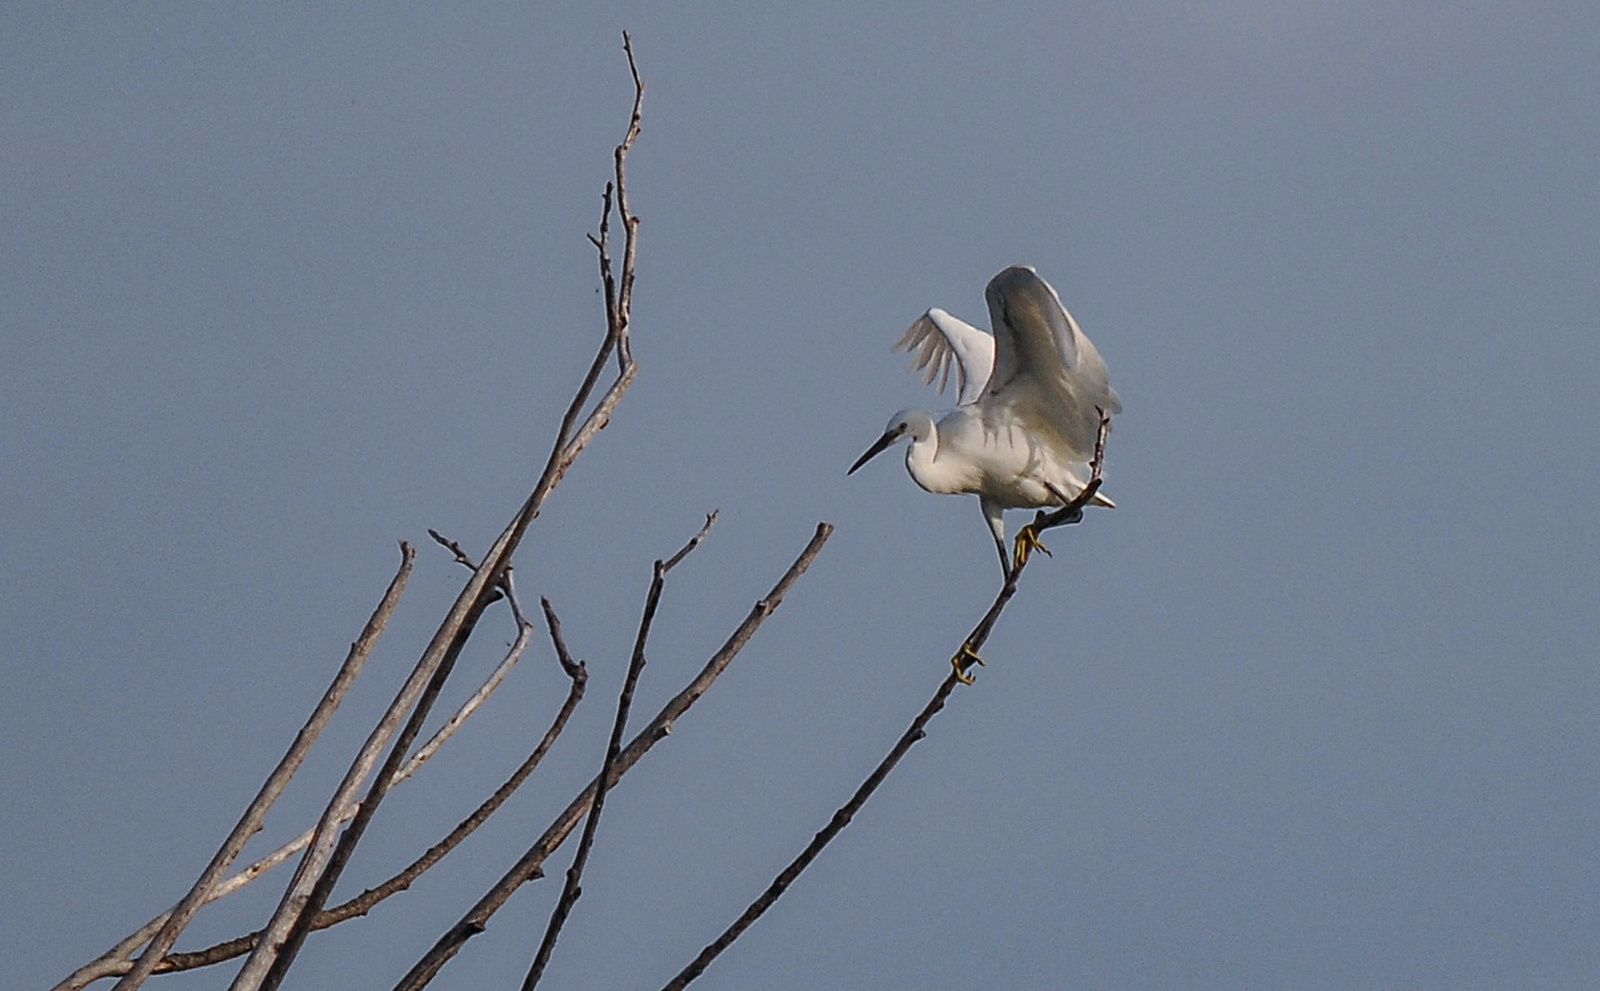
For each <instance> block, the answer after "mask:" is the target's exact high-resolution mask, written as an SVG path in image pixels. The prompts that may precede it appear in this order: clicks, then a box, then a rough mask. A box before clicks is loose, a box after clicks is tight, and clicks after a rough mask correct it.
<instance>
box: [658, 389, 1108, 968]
mask: <svg viewBox="0 0 1600 991" xmlns="http://www.w3.org/2000/svg"><path fill="white" fill-rule="evenodd" d="M1109 427H1110V417H1109V416H1108V415H1107V414H1106V413H1105V412H1104V411H1101V414H1100V432H1099V436H1098V438H1097V439H1096V441H1095V453H1094V460H1093V462H1092V463H1091V465H1090V478H1089V484H1088V485H1086V486H1085V487H1084V489H1083V492H1081V493H1079V494H1078V496H1077V497H1076V498H1074V499H1073V500H1072V502H1070V503H1068V504H1067V506H1065V507H1063V509H1061V510H1058V511H1056V513H1055V514H1052V515H1053V517H1056V520H1055V522H1054V523H1050V522H1049V518H1046V520H1045V522H1046V523H1047V525H1051V526H1059V525H1062V524H1064V523H1074V522H1077V519H1082V512H1081V510H1082V508H1083V507H1084V506H1086V505H1088V503H1089V500H1090V499H1093V498H1094V494H1095V492H1097V491H1099V489H1100V482H1101V468H1102V466H1103V464H1104V460H1105V443H1106V432H1107V430H1108V429H1109ZM1073 510H1077V511H1078V515H1077V519H1072V518H1070V517H1071V516H1072V511H1073ZM1043 515H1044V514H1041V516H1043ZM1026 566H1027V561H1026V560H1022V561H1018V562H1017V563H1016V564H1015V565H1014V566H1013V567H1012V568H1011V570H1010V571H1009V572H1008V573H1007V574H1006V580H1005V583H1004V584H1003V585H1002V586H1001V588H1000V591H999V593H998V594H997V595H996V596H995V599H994V602H993V604H991V605H990V606H989V610H988V611H987V612H986V613H984V615H983V618H982V619H980V620H979V621H978V625H976V626H974V627H973V628H972V632H971V633H970V634H968V635H967V638H966V640H965V641H964V642H963V648H964V650H965V651H970V653H971V655H972V656H974V657H976V655H977V652H978V650H979V648H981V647H982V646H983V645H984V643H985V642H986V641H987V640H988V639H989V634H990V632H991V631H993V630H994V626H995V623H996V622H997V621H998V620H999V618H1000V613H1001V612H1002V611H1004V609H1005V607H1006V603H1008V602H1010V601H1011V597H1012V596H1014V595H1015V594H1016V592H1017V580H1018V579H1019V578H1021V577H1022V571H1023V568H1024V567H1026ZM960 656H962V655H960V654H958V655H957V657H960ZM958 672H959V669H953V670H952V671H951V672H950V673H949V674H948V675H946V676H945V678H944V680H943V681H942V682H940V683H939V687H938V689H937V690H935V691H934V693H933V698H931V699H929V700H928V704H927V705H925V706H923V708H922V711H921V712H919V713H917V715H916V718H914V719H912V720H911V725H910V726H909V727H907V729H906V731H905V732H904V733H903V734H901V736H900V739H899V740H897V741H895V745H894V746H893V747H892V748H891V749H890V750H889V753H888V755H887V756H885V757H884V758H883V760H881V761H879V762H878V766H877V767H874V768H873V769H872V773H871V774H869V775H867V778H866V780H865V781H863V782H862V783H861V786H860V787H858V788H857V789H856V790H855V794H853V795H851V796H850V800H849V801H848V802H846V803H845V804H844V805H842V806H840V807H839V809H838V811H836V812H834V814H833V817H832V818H831V819H829V820H828V824H827V825H826V826H824V827H823V828H822V829H821V830H820V831H818V832H817V834H816V835H815V836H813V837H812V838H811V842H810V843H808V844H806V847H805V849H804V850H802V851H800V855H799V856H797V857H795V858H794V860H792V861H790V862H789V865H788V866H787V867H785V868H784V869H783V870H781V871H779V872H778V876H777V877H776V878H774V879H773V881H772V883H771V884H770V885H768V886H767V889H766V890H765V891H763V892H762V893H761V894H760V895H759V896H758V897H757V898H756V900H755V901H753V902H751V903H750V905H749V907H748V908H746V909H745V910H744V912H743V913H741V914H740V915H739V917H738V918H737V919H735V920H734V921H733V923H732V924H731V925H730V926H728V928H727V929H725V930H723V932H722V934H721V935H720V936H718V937H717V938H716V939H714V940H712V941H711V942H710V943H709V944H707V945H706V947H705V948H704V949H703V950H701V951H700V954H699V955H698V956H696V957H695V958H694V960H692V961H691V962H690V963H689V965H688V966H687V967H685V968H684V969H683V970H682V971H680V972H679V973H678V975H677V976H676V977H674V978H673V979H672V980H670V981H668V982H667V983H666V984H665V985H663V986H662V991H683V989H684V988H685V987H687V986H688V985H689V983H690V982H691V981H693V980H694V979H695V978H697V977H699V976H700V975H701V974H702V973H704V972H705V969H706V968H707V967H709V966H710V965H711V962H712V961H713V960H715V959H716V958H717V957H718V956H719V955H720V954H721V953H722V951H723V950H726V949H727V948H728V947H729V946H731V945H732V944H733V941H734V940H736V939H738V938H739V937H740V936H741V935H743V933H744V931H745V930H746V929H749V928H750V926H751V924H752V923H754V922H755V921H756V920H757V919H759V918H761V916H762V914H763V913H765V912H766V910H767V909H769V908H771V907H772V904H773V903H774V902H776V901H777V900H778V898H779V897H780V896H782V894H783V893H784V891H786V890H787V889H788V887H789V885H790V884H792V883H794V880H795V878H797V877H799V876H800V873H801V872H802V871H804V870H805V869H806V868H807V867H808V866H810V864H811V862H812V861H813V860H815V859H816V858H817V855H818V854H820V853H821V852H822V849H823V847H825V846H827V845H828V843H829V842H831V841H832V840H833V838H834V837H835V836H837V835H839V833H840V832H841V831H842V830H843V829H844V827H846V826H848V825H849V824H850V820H851V819H853V818H855V814H856V813H857V812H859V811H860V810H861V807H862V806H864V805H865V804H866V803H867V799H869V798H871V797H872V793H873V792H875V791H877V790H878V786H879V785H881V784H883V781H884V779H885V778H887V777H888V776H889V772H890V771H892V770H894V768H895V765H896V764H899V763H900V759H901V758H902V757H904V756H905V755H906V753H907V752H908V751H910V749H911V747H912V746H913V745H914V744H915V743H916V742H917V741H918V740H921V739H922V738H923V737H925V736H927V726H928V723H929V722H930V721H931V720H932V719H933V717H934V716H936V715H938V714H939V711H940V710H941V709H943V708H944V706H945V702H946V701H948V700H949V698H950V693H951V692H952V691H954V690H955V687H956V686H957V685H959V684H962V679H961V677H960V674H959V673H958Z"/></svg>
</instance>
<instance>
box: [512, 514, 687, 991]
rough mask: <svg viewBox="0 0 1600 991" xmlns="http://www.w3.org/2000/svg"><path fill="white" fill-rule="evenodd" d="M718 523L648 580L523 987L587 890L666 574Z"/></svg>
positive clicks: (534, 979)
mask: <svg viewBox="0 0 1600 991" xmlns="http://www.w3.org/2000/svg"><path fill="white" fill-rule="evenodd" d="M716 521H717V514H716V512H715V511H712V512H711V513H710V514H708V515H707V516H706V522H705V525H704V526H702V527H701V528H700V531H699V532H698V533H696V534H695V535H694V536H693V537H691V538H689V542H688V543H686V544H684V545H683V547H682V548H681V549H680V550H679V551H678V552H677V553H676V554H674V555H672V556H671V557H670V558H668V559H667V560H665V561H661V560H658V561H656V563H655V567H654V569H653V573H652V575H651V578H650V591H649V593H648V594H646V596H645V602H644V615H643V616H642V617H641V618H640V619H639V632H638V634H637V635H636V636H635V638H634V641H633V656H632V657H631V658H630V659H629V661H628V673H627V675H626V676H625V677H624V678H623V680H622V692H621V694H619V695H618V697H617V716H616V719H615V721H614V722H613V723H612V725H611V740H610V742H609V743H607V744H606V754H605V759H604V760H603V761H601V763H600V773H599V774H598V775H596V777H595V786H596V787H595V792H594V802H593V804H591V805H590V806H589V817H588V818H587V819H586V820H585V821H584V824H583V835H582V836H580V837H579V838H578V852H577V853H576V854H574V855H573V858H572V866H570V867H568V868H567V879H566V882H565V884H563V885H562V888H561V897H560V898H559V899H557V900H556V907H555V909H554V910H553V911H552V912H551V913H550V921H549V922H548V923H547V924H546V926H545V931H544V938H543V939H541V940H540V941H539V949H538V951H537V952H536V953H535V954H534V956H533V963H532V964H531V965H529V967H528V974H527V976H526V977H525V978H523V981H522V991H533V989H534V988H535V987H536V986H537V985H538V983H539V978H540V977H542V976H544V969H545V966H546V965H547V964H548V963H549V962H550V954H551V952H552V951H553V950H554V949H555V945H556V939H557V938H558V937H560V935H561V927H562V926H563V925H565V924H566V921H567V916H568V915H569V914H570V913H571V912H572V907H573V906H574V905H575V904H577V901H578V898H579V897H580V896H581V895H582V894H583V888H582V887H581V881H582V879H583V868H584V866H585V865H586V864H587V863H588V861H589V850H590V849H591V848H592V847H593V846H594V837H595V832H596V831H597V829H598V828H599V825H600V812H601V810H602V809H604V807H605V804H606V792H607V791H609V790H610V788H609V784H608V783H609V782H610V781H611V769H612V768H613V767H615V766H616V763H617V755H618V754H619V753H621V752H622V734H623V731H624V730H626V729H627V727H628V711H629V710H630V709H631V708H632V707H633V692H634V688H635V687H636V686H637V685H638V683H639V675H640V673H641V672H642V671H643V670H644V665H645V656H644V646H645V642H646V641H647V640H649V638H650V626H651V623H652V622H653V621H654V620H655V615H656V608H657V607H658V606H659V605H660V603H661V590H662V589H663V588H664V587H665V586H666V581H667V572H669V571H671V570H672V569H673V568H674V567H676V566H677V564H678V562H679V561H682V560H683V559H684V558H685V557H687V556H688V554H689V552H690V551H692V550H694V549H695V548H696V547H698V546H699V545H700V541H701V540H703V539H704V538H705V535H706V531H708V530H710V529H711V524H713V523H715V522H716Z"/></svg>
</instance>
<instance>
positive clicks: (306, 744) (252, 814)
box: [62, 542, 417, 991]
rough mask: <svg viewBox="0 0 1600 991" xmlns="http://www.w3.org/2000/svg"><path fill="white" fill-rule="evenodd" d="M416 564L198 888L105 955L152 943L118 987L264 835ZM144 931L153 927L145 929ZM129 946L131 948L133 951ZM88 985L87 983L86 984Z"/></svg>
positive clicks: (392, 590)
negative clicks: (246, 847) (269, 812)
mask: <svg viewBox="0 0 1600 991" xmlns="http://www.w3.org/2000/svg"><path fill="white" fill-rule="evenodd" d="M416 558H417V551H416V548H415V547H412V546H411V545H410V544H408V543H405V542H401V544H400V570H399V571H398V572H396V573H395V576H394V579H393V580H391V581H390V582H389V587H388V589H386V590H385V591H384V593H383V597H382V599H380V600H379V602H378V607H377V609H375V610H374V611H373V613H372V617H371V618H370V619H368V620H367V625H366V627H365V628H363V629H362V631H361V635H360V636H359V637H357V638H356V640H355V642H354V643H352V644H351V645H350V652H349V653H348V654H347V655H346V656H345V660H344V664H343V665H341V666H340V668H339V672H338V674H336V675H334V678H333V683H332V684H330V685H329V686H328V690H327V691H326V692H324V693H323V695H322V698H321V700H319V701H318V702H317V705H316V708H314V709H312V711H311V717H310V718H309V719H307V720H306V723H305V725H304V726H303V727H301V729H300V732H299V733H297V734H295V738H294V742H293V743H291V744H290V745H289V750H288V752H287V753H285V754H284V755H283V759H282V760H280V761H279V762H278V766H277V767H274V768H273V769H272V773H271V774H269V775H267V780H266V782H265V783H264V784H263V785H262V786H261V790H260V791H259V792H257V793H256V797H255V798H254V799H252V800H251V802H250V804H249V806H247V807H246V808H245V811H244V814H243V815H242V816H240V817H239V822H238V824H237V825H235V826H234V827H233V832H231V833H229V834H228V838H227V839H226V840H224V841H223V842H222V846H221V848H219V849H218V850H217V852H216V854H215V855H214V856H213V857H212V858H211V862H210V863H209V864H207V865H206V868H205V870H203V871H201V873H200V877H199V878H198V879H197V880H196V881H195V883H194V886H193V887H191V888H190V889H189V893H188V894H186V895H184V896H183V898H182V900H180V901H179V902H178V904H177V905H176V906H174V907H173V909H172V911H171V912H169V913H167V916H166V919H165V920H164V921H163V922H161V923H160V924H159V925H158V927H156V928H157V931H156V932H155V935H154V938H151V937H150V936H149V935H148V934H145V935H144V938H143V939H137V940H135V937H138V936H140V935H141V933H143V930H141V931H140V932H139V933H134V934H133V935H132V936H129V937H128V938H127V939H125V940H123V941H122V942H120V943H118V944H117V945H116V946H114V947H112V949H111V951H110V952H109V953H107V954H106V956H111V955H113V954H115V955H116V956H117V957H119V958H123V959H125V958H126V954H128V953H131V952H132V951H133V949H134V948H135V947H137V946H139V945H140V944H141V943H143V942H144V939H150V945H149V946H148V947H146V948H145V951H144V952H143V953H141V954H140V955H139V959H138V960H137V961H135V962H134V964H133V966H132V967H131V968H130V969H129V972H128V974H127V975H126V976H124V977H123V978H122V980H121V981H118V982H117V989H122V991H133V989H134V988H137V987H138V986H139V985H140V984H142V983H144V980H145V978H147V977H149V976H150V973H151V971H153V970H154V969H155V966H156V964H157V963H158V962H159V961H160V960H161V958H162V956H164V955H165V954H166V952H167V950H169V949H171V948H172V944H173V943H174V942H175V941H176V940H177V938H178V935H179V934H180V933H182V932H183V930H184V928H185V927H187V926H188V924H189V921H190V920H191V919H193V918H194V914H195V912H197V911H199V909H200V906H202V905H204V904H205V903H206V901H207V895H208V894H209V892H210V890H211V888H212V886H213V885H214V884H216V882H217V879H218V878H220V877H222V874H223V872H224V871H226V870H227V869H228V866H229V865H230V864H232V863H233V861H234V859H235V858H236V857H238V856H239V852H240V851H241V850H243V849H244V845H245V843H246V842H248V841H249V839H250V837H252V836H254V835H255V834H256V833H257V832H258V831H260V829H261V823H262V821H263V820H265V819H266V816H267V810H268V809H270V808H272V805H273V803H274V802H276V801H277V800H278V796H279V795H281V794H283V789H284V788H285V787H287V786H288V784H289V779H290V778H291V777H293V776H294V773H295V772H296V771H297V770H299V769H300V765H301V764H302V763H303V762H304V761H305V758H306V754H308V753H310V751H311V745H312V744H313V743H315V742H316V740H317V737H318V736H319V735H320V734H321V733H322V730H323V728H324V727H326V726H327V725H328V721H329V720H330V719H332V718H333V713H334V711H335V710H336V709H338V708H339V704H340V703H341V702H343V701H344V697H345V695H346V694H348V692H349V690H350V686H351V684H353V683H354V682H355V679H356V676H357V675H358V674H360V673H361V668H362V666H363V665H364V664H366V661H367V658H368V656H370V655H371V653H372V648H373V647H374V646H376V645H377V642H378V637H379V636H380V635H381V634H382V633H383V628H384V626H385V625H387V624H388V622H389V617H390V616H391V615H393V613H394V607H395V605H396V604H397V603H398V602H399V601H400V594H401V593H402V592H403V591H405V587H406V580H407V579H408V578H410V577H411V567H412V565H413V564H414V563H415V562H416ZM145 928H151V927H149V926H146V927H145ZM130 943H131V945H129V944H130ZM102 959H104V957H102ZM96 963H98V961H96ZM93 966H94V964H93V963H91V964H89V965H88V967H85V968H82V969H81V970H80V973H81V972H82V971H83V970H88V969H89V968H92V967H93ZM77 977H78V974H73V975H72V976H70V977H68V978H67V979H66V980H65V981H63V982H62V985H72V984H73V982H74V981H75V980H76V979H77ZM93 979H94V978H93V977H90V978H88V980H93ZM84 983H87V980H86V981H85V982H84ZM76 986H81V985H76Z"/></svg>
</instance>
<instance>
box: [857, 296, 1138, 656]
mask: <svg viewBox="0 0 1600 991" xmlns="http://www.w3.org/2000/svg"><path fill="white" fill-rule="evenodd" d="M983 295H984V298H985V300H987V301H988V304H989V319H990V320H991V321H992V322H993V325H994V334H993V335H992V336H991V335H990V334H988V333H986V332H985V331H982V330H980V329H978V328H977V327H974V326H972V325H971V324H969V323H966V322H965V321H962V320H959V319H957V318H955V317H953V316H951V315H950V314H948V313H946V312H945V311H944V310H941V309H938V308H935V309H931V310H929V311H928V312H927V313H925V314H924V315H923V316H922V318H921V319H919V320H918V321H917V322H916V323H914V324H912V325H911V327H910V329H909V330H907V331H906V332H905V335H904V336H902V337H901V338H900V341H899V342H898V343H897V344H896V345H895V349H896V350H900V351H911V352H913V356H912V359H911V367H912V368H913V369H914V370H917V371H921V372H922V373H923V380H924V381H925V382H928V383H932V382H933V380H934V379H935V378H938V379H939V391H940V392H943V391H944V388H945V386H946V384H948V382H949V379H950V372H951V370H952V368H953V369H954V371H955V373H956V391H957V393H958V397H959V405H958V406H956V408H955V409H953V410H950V411H949V412H947V413H945V414H943V415H942V416H940V417H939V418H938V420H937V421H936V420H935V419H934V416H933V414H931V413H928V412H927V411H925V410H901V411H900V412H898V413H896V414H895V415H894V416H893V417H891V418H890V420H889V426H888V429H886V430H884V432H883V436H882V437H879V438H878V439H877V441H875V442H874V443H873V445H872V446H871V447H869V448H867V452H866V453H865V454H863V455H861V457H860V458H858V459H857V460H856V463H855V464H853V465H851V466H850V470H849V471H848V472H846V473H845V474H847V475H848V474H854V472H855V470H856V469H857V468H860V467H861V466H862V465H864V464H866V463H867V462H868V461H869V460H871V459H872V458H873V457H875V456H876V455H878V454H879V453H881V452H883V451H885V450H887V449H888V448H890V447H892V446H893V445H895V444H896V443H898V442H900V441H902V440H904V441H909V442H910V446H909V448H908V449H907V450H906V470H907V471H908V472H910V473H911V477H912V479H913V480H915V481H916V483H917V484H918V485H920V486H922V488H923V489H924V490H926V491H928V492H934V493H939V494H948V495H954V494H959V493H964V492H970V493H972V494H973V495H976V496H977V497H978V505H979V506H980V507H981V508H982V509H983V518H984V519H985V520H986V521H987V522H988V524H989V531H990V532H991V533H993V534H994V545H995V549H996V550H998V551H999V553H1000V567H1001V569H1002V570H1003V571H1004V572H1005V573H1006V575H1007V576H1008V577H1009V576H1010V574H1011V568H1012V564H1011V558H1010V557H1009V556H1008V555H1007V553H1006V531H1005V520H1004V517H1003V513H1004V511H1005V510H1007V509H1023V508H1032V509H1045V508H1050V507H1061V506H1066V505H1067V504H1068V503H1070V502H1071V501H1072V500H1073V498H1074V497H1075V496H1077V495H1078V494H1079V493H1080V492H1082V491H1083V490H1084V486H1085V484H1086V482H1085V478H1084V476H1083V475H1081V474H1079V470H1080V469H1081V468H1082V467H1083V466H1084V465H1085V464H1086V463H1087V462H1089V461H1090V460H1091V459H1092V458H1093V457H1094V456H1095V447H1096V442H1097V439H1098V437H1099V433H1100V425H1101V418H1102V417H1103V416H1104V417H1109V415H1110V414H1112V413H1117V412H1120V411H1121V409H1122V403H1121V401H1120V400H1119V399H1118V398H1117V394H1116V393H1115V392H1113V391H1112V389H1111V384H1110V381H1109V378H1108V376H1107V374H1106V364H1105V362H1104V361H1102V360H1101V358H1100V352H1098V351H1096V350H1095V347H1094V344H1092V343H1091V342H1090V341H1089V338H1088V337H1087V336H1086V335H1085V334H1084V332H1083V331H1082V330H1080V329H1079V328H1078V323H1077V321H1076V320H1074V319H1072V314H1070V313H1068V312H1067V308H1066V307H1065V306H1062V305H1061V297H1060V296H1058V295H1056V291H1055V289H1054V288H1052V287H1051V285H1050V283H1048V282H1046V281H1045V280H1044V279H1041V278H1040V277H1039V273H1037V272H1035V271H1034V270H1033V269H1032V268H1031V267H1029V266H1027V265H1014V266H1012V267H1011V268H1008V269H1006V270H1005V271H1003V272H1001V273H1000V274H999V275H996V276H995V277H994V278H993V279H991V280H989V285H988V288H986V289H985V290H984V293H983ZM1089 504H1090V505H1095V506H1104V507H1106V508H1108V509H1109V508H1113V507H1114V506H1115V505H1116V504H1115V503H1113V502H1112V501H1111V500H1110V499H1108V498H1106V497H1105V496H1104V495H1102V494H1100V493H1099V492H1098V491H1096V492H1094V493H1093V497H1092V498H1091V499H1090V501H1089ZM1075 521H1076V520H1067V521H1064V522H1075ZM1037 522H1038V520H1037V519H1036V520H1035V523H1037ZM1032 550H1043V551H1045V553H1047V554H1048V553H1049V551H1048V549H1046V548H1045V546H1044V545H1043V544H1042V543H1041V542H1040V541H1039V533H1038V529H1037V528H1036V527H1035V525H1034V524H1028V525H1027V526H1024V527H1023V528H1022V530H1021V531H1020V532H1019V533H1018V534H1017V538H1016V559H1017V562H1018V564H1019V565H1020V564H1021V563H1022V562H1025V561H1026V560H1027V558H1028V553H1029V552H1030V551H1032ZM957 668H958V671H960V670H961V666H960V665H959V664H958V665H957Z"/></svg>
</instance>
